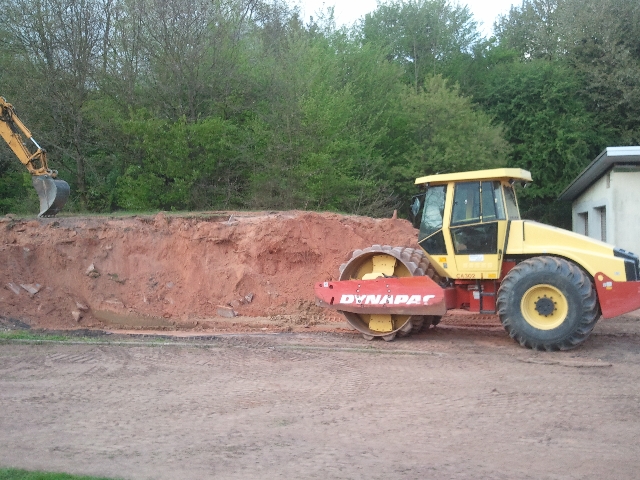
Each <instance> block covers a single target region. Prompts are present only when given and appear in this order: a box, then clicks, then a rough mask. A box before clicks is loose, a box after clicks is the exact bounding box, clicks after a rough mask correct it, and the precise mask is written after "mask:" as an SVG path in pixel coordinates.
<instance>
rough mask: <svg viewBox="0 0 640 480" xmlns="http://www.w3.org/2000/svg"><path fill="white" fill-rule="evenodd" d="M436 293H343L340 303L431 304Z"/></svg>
mask: <svg viewBox="0 0 640 480" xmlns="http://www.w3.org/2000/svg"><path fill="white" fill-rule="evenodd" d="M435 297H436V296H435V295H424V296H422V295H411V296H409V295H342V297H340V303H341V304H342V305H348V304H351V303H355V304H357V305H384V304H388V305H429V302H430V301H431V299H433V298H435Z"/></svg>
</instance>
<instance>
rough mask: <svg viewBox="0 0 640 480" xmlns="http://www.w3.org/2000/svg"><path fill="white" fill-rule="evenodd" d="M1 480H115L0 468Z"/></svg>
mask: <svg viewBox="0 0 640 480" xmlns="http://www.w3.org/2000/svg"><path fill="white" fill-rule="evenodd" d="M0 480H114V479H109V478H106V477H91V476H85V475H80V476H78V475H69V474H67V473H54V472H30V471H28V470H18V469H16V468H0Z"/></svg>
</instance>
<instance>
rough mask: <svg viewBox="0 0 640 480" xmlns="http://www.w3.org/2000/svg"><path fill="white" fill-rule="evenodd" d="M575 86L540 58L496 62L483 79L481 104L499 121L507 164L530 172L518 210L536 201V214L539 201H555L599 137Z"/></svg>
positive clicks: (572, 77) (571, 74)
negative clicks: (530, 180) (507, 146)
mask: <svg viewBox="0 0 640 480" xmlns="http://www.w3.org/2000/svg"><path fill="white" fill-rule="evenodd" d="M581 87H582V85H581V82H580V79H579V77H578V76H577V75H576V73H575V71H573V70H572V69H571V68H569V67H567V66H566V65H563V64H561V63H558V62H553V61H549V60H544V59H538V60H531V61H528V62H513V63H503V64H499V65H497V66H496V67H495V68H494V69H493V71H492V72H491V73H490V74H489V76H488V78H487V79H486V82H485V84H484V92H483V94H482V95H481V97H482V98H481V100H482V103H483V105H484V106H485V107H486V108H487V109H488V110H489V112H491V113H492V114H493V115H495V117H496V119H497V120H499V121H500V122H502V123H503V124H504V126H505V134H506V138H507V140H508V141H509V143H510V144H511V146H512V153H511V155H510V156H509V161H508V165H509V166H511V167H518V168H524V169H526V170H530V171H531V172H532V175H533V179H534V182H533V184H532V185H531V186H530V187H529V188H527V189H526V190H525V191H524V193H523V195H522V198H521V204H522V205H521V206H522V209H523V210H524V211H525V212H526V211H528V210H532V209H533V208H534V206H537V208H536V209H535V211H533V210H532V211H533V213H534V214H535V215H536V216H537V217H538V218H541V219H544V218H545V217H544V211H543V210H544V208H543V206H549V205H551V204H552V203H553V202H554V201H555V199H556V198H557V196H558V194H559V193H560V192H561V191H562V190H563V189H564V188H565V187H566V186H567V185H568V184H569V183H570V182H571V181H572V180H573V179H574V178H575V177H576V176H577V175H578V174H579V173H580V171H581V170H582V169H583V168H584V167H585V166H586V165H588V164H589V162H590V161H591V160H592V159H593V158H594V156H595V155H596V154H597V153H598V152H599V150H600V148H601V145H602V142H603V136H604V132H603V128H602V126H600V125H599V124H598V122H597V120H596V118H595V117H594V116H593V115H592V114H591V113H589V112H588V110H587V108H586V105H585V102H584V101H583V100H581V99H580V97H579V96H577V95H576V94H575V92H576V91H579V90H580V89H581ZM536 212H537V213H536Z"/></svg>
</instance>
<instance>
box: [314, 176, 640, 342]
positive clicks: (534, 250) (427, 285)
mask: <svg viewBox="0 0 640 480" xmlns="http://www.w3.org/2000/svg"><path fill="white" fill-rule="evenodd" d="M530 181H531V174H530V173H529V172H527V171H525V170H521V169H517V168H500V169H494V170H481V171H475V172H463V173H451V174H443V175H430V176H427V177H421V178H418V179H417V180H416V184H419V185H423V186H424V187H425V190H424V193H422V194H420V195H416V196H415V197H414V199H413V203H412V205H411V215H410V216H411V217H412V221H413V224H414V226H415V227H416V228H419V233H418V245H419V246H420V247H421V249H422V250H418V249H415V248H404V247H389V246H380V245H374V246H372V247H369V248H366V249H364V250H356V251H355V252H353V254H352V257H351V259H350V260H349V261H348V262H347V263H345V264H344V265H342V266H341V267H340V279H339V280H338V281H328V282H320V283H317V284H316V286H315V294H316V299H317V303H318V305H320V306H324V307H327V308H331V309H334V310H337V311H339V312H341V313H343V314H344V316H345V317H346V319H347V321H348V322H349V324H350V325H352V326H353V327H354V328H355V329H356V330H358V331H360V332H362V334H363V335H364V337H365V338H367V339H373V338H374V337H382V338H383V339H384V340H393V339H394V338H395V337H396V336H398V335H400V336H401V335H405V334H408V333H410V332H416V331H419V330H420V329H421V328H422V327H423V326H424V325H425V323H426V324H432V325H436V324H437V323H439V321H440V318H441V317H442V315H444V313H446V311H447V310H451V309H464V310H468V311H470V312H477V313H482V314H498V315H499V317H500V321H501V322H502V325H503V326H504V328H505V330H506V331H507V332H508V334H509V335H510V336H511V337H512V338H513V339H514V340H515V341H517V342H518V343H520V344H521V345H523V346H525V347H528V348H532V349H535V350H547V351H551V350H568V349H570V348H573V347H575V346H577V345H580V344H581V343H582V342H584V341H585V340H586V339H587V338H588V336H589V334H590V333H591V331H592V330H593V327H594V326H595V324H596V322H597V320H598V318H599V317H600V316H602V317H604V318H611V317H614V316H617V315H621V314H623V313H626V312H630V311H632V310H636V309H638V308H640V259H639V258H638V257H637V256H636V255H634V254H632V253H630V252H626V251H624V250H621V249H618V248H615V247H613V246H612V245H607V244H606V243H603V242H599V241H597V240H593V239H591V238H588V237H585V236H583V235H579V234H577V233H573V232H568V231H566V230H562V229H559V228H555V227H550V226H547V225H543V224H540V223H537V222H532V221H528V220H522V219H521V218H520V213H519V210H518V204H517V200H516V194H515V188H514V187H515V186H516V185H517V184H526V183H528V182H530Z"/></svg>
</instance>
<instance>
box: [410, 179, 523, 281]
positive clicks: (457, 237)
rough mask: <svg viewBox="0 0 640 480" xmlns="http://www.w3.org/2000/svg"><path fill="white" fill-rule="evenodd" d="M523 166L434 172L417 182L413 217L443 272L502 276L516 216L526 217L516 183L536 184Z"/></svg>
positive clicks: (453, 275)
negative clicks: (509, 231) (418, 190)
mask: <svg viewBox="0 0 640 480" xmlns="http://www.w3.org/2000/svg"><path fill="white" fill-rule="evenodd" d="M530 181H531V174H530V173H529V172H527V171H526V170H521V169H518V168H499V169H493V170H481V171H475V172H464V173H453V174H444V175H430V176H426V177H421V178H418V179H417V180H416V182H415V183H416V184H419V185H425V186H426V191H425V192H424V193H422V194H420V195H416V196H415V197H414V199H413V203H412V205H411V215H410V216H411V217H412V220H413V223H414V226H415V227H416V228H419V229H420V234H419V237H418V243H419V245H420V246H421V247H422V248H423V250H425V252H426V253H427V255H428V256H429V259H430V260H431V263H432V265H433V266H434V268H435V269H436V270H437V271H438V273H439V274H440V275H444V276H447V277H449V278H459V279H497V278H499V274H500V269H501V264H502V256H503V252H504V247H505V239H506V235H507V226H508V223H509V221H511V220H520V213H519V210H518V203H517V200H516V195H515V191H514V188H513V185H514V184H515V183H516V182H523V183H526V182H530Z"/></svg>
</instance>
